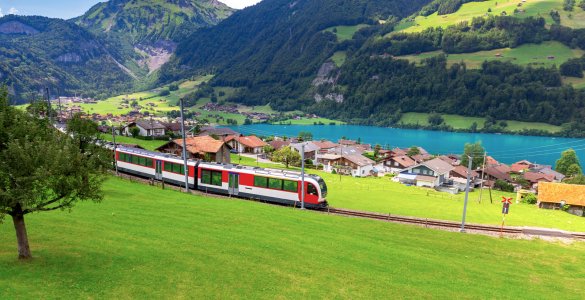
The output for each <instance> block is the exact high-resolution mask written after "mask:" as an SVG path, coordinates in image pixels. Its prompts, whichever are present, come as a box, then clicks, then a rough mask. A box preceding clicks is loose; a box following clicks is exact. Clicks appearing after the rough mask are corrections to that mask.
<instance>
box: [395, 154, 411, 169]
mask: <svg viewBox="0 0 585 300" xmlns="http://www.w3.org/2000/svg"><path fill="white" fill-rule="evenodd" d="M392 160H394V161H396V162H398V163H399V164H401V165H402V166H403V167H405V168H408V167H411V166H414V165H416V162H415V161H414V160H413V159H412V158H410V157H408V156H407V155H400V156H395V157H393V158H392Z"/></svg>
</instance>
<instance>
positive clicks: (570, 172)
mask: <svg viewBox="0 0 585 300" xmlns="http://www.w3.org/2000/svg"><path fill="white" fill-rule="evenodd" d="M582 174H583V172H582V171H581V167H580V166H579V165H578V164H572V165H570V166H569V168H567V176H570V177H573V176H576V175H582Z"/></svg>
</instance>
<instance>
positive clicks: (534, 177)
mask: <svg viewBox="0 0 585 300" xmlns="http://www.w3.org/2000/svg"><path fill="white" fill-rule="evenodd" d="M524 179H526V180H528V181H530V182H531V183H537V182H539V181H548V182H553V181H554V180H555V176H554V175H552V174H543V173H536V172H526V173H524Z"/></svg>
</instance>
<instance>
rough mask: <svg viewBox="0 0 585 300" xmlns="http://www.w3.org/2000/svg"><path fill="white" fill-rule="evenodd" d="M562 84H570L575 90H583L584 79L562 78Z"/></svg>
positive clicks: (584, 86)
mask: <svg viewBox="0 0 585 300" xmlns="http://www.w3.org/2000/svg"><path fill="white" fill-rule="evenodd" d="M563 83H564V84H572V85H573V87H574V88H576V89H582V88H585V78H575V77H563Z"/></svg>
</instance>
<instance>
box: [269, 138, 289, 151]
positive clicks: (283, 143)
mask: <svg viewBox="0 0 585 300" xmlns="http://www.w3.org/2000/svg"><path fill="white" fill-rule="evenodd" d="M268 145H270V147H272V149H274V150H280V149H281V148H282V147H286V146H288V145H290V141H283V140H273V141H270V142H269V143H268Z"/></svg>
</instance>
